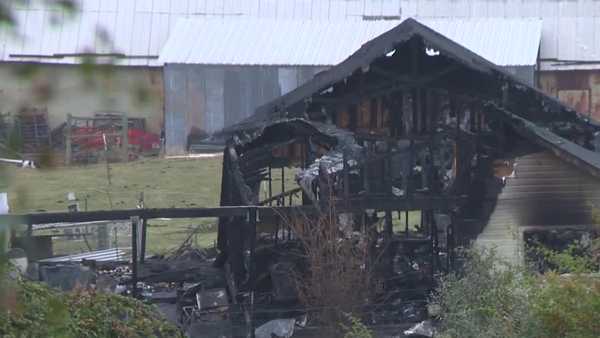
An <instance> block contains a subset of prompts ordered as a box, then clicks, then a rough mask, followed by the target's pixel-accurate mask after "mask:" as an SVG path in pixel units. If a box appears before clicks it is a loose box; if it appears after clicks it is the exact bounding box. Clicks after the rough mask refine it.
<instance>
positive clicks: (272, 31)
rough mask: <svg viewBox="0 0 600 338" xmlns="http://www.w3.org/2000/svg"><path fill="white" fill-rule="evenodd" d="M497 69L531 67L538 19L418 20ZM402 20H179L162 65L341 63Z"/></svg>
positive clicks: (533, 61)
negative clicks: (499, 66)
mask: <svg viewBox="0 0 600 338" xmlns="http://www.w3.org/2000/svg"><path fill="white" fill-rule="evenodd" d="M419 21H421V22H422V23H424V24H425V25H427V26H429V27H431V28H433V29H434V30H436V31H438V32H439V33H441V34H443V35H445V36H447V37H448V38H450V39H452V40H454V41H455V42H457V43H459V44H461V45H463V46H465V47H467V48H468V49H470V50H472V51H473V52H475V53H477V54H479V55H481V56H483V57H484V58H486V59H488V60H490V61H492V62H493V63H495V64H498V65H501V66H509V65H510V66H512V65H519V66H521V65H529V66H531V65H535V64H536V60H537V54H538V49H539V43H540V35H541V29H542V23H541V21H540V20H539V19H460V20H456V19H420V20H419ZM399 23H400V21H354V22H353V21H320V22H316V21H297V20H258V19H223V20H221V19H201V18H192V19H181V20H180V21H179V22H178V23H177V25H176V26H175V28H174V30H173V33H172V34H171V37H170V38H169V40H168V41H167V43H166V44H165V47H164V49H163V52H162V53H161V57H160V62H161V63H180V64H208V65H323V66H332V65H336V64H338V63H340V62H341V61H343V60H344V59H346V58H347V57H348V56H350V55H351V54H352V53H354V52H355V51H356V50H358V49H359V48H360V46H362V45H363V44H364V43H365V42H367V41H369V40H371V39H373V38H375V37H377V36H379V35H381V34H382V33H384V32H386V31H388V30H390V29H391V28H393V27H395V26H396V25H398V24H399Z"/></svg>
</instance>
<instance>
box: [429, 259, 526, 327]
mask: <svg viewBox="0 0 600 338" xmlns="http://www.w3.org/2000/svg"><path fill="white" fill-rule="evenodd" d="M527 284H528V281H527V280H526V279H525V278H524V277H523V274H522V273H521V271H519V269H517V268H514V267H511V266H510V265H508V264H506V263H503V262H501V261H500V260H499V259H498V258H497V257H496V255H495V253H494V252H493V251H490V252H485V253H484V254H481V255H480V254H478V253H476V252H470V253H469V254H468V263H467V264H466V265H465V268H464V271H463V272H462V273H461V274H450V275H449V276H447V277H446V278H445V279H443V280H442V282H441V284H440V286H439V289H438V296H437V297H436V299H435V302H436V303H438V304H439V305H440V306H441V318H440V319H441V321H442V324H443V325H442V331H443V332H444V335H445V336H449V337H465V338H467V337H473V338H475V337H515V338H516V337H525V336H526V332H527V331H528V327H529V323H530V321H531V319H530V315H529V311H528V304H527Z"/></svg>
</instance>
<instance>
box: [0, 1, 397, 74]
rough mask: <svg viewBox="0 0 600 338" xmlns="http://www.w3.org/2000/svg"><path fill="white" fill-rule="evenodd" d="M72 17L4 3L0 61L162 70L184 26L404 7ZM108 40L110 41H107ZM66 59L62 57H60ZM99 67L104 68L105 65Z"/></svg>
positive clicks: (245, 6) (151, 11)
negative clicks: (172, 37)
mask: <svg viewBox="0 0 600 338" xmlns="http://www.w3.org/2000/svg"><path fill="white" fill-rule="evenodd" d="M75 2H76V4H77V6H76V8H77V11H76V13H74V15H70V14H69V13H68V12H66V11H64V10H63V9H61V8H59V7H56V6H50V5H48V3H50V2H49V1H37V0H32V1H7V3H6V4H7V5H9V6H10V9H11V13H13V16H14V18H15V19H16V21H17V27H16V33H17V34H14V33H13V32H12V31H11V30H9V29H8V28H7V27H6V26H5V25H2V27H0V61H14V62H25V61H27V62H43V63H62V64H71V63H79V62H81V58H80V57H73V56H70V55H73V54H79V53H119V54H123V55H124V56H125V58H120V59H113V60H109V59H106V60H105V61H112V62H115V63H117V64H120V65H133V66H148V65H149V66H160V65H161V63H160V62H159V61H158V59H157V58H156V56H158V55H159V52H160V50H161V49H162V47H163V45H164V43H165V42H166V41H167V38H168V36H169V33H170V32H171V29H172V28H173V26H174V25H175V22H176V21H177V19H179V18H185V17H203V18H207V17H221V18H240V17H254V18H269V19H302V20H330V19H331V20H333V19H348V20H360V19H361V17H362V15H363V14H366V15H399V13H400V1H399V0H160V1H149V0H75ZM104 37H108V39H105V38H104ZM60 54H66V55H63V56H62V57H57V55H60ZM96 62H103V59H102V58H98V59H96Z"/></svg>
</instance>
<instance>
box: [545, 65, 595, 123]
mask: <svg viewBox="0 0 600 338" xmlns="http://www.w3.org/2000/svg"><path fill="white" fill-rule="evenodd" d="M539 85H540V87H541V89H542V90H543V91H544V92H546V93H547V94H549V95H552V96H554V97H557V98H558V99H559V100H560V101H562V102H563V103H565V104H567V105H569V106H570V107H572V108H573V109H575V110H577V112H579V113H581V114H585V115H589V116H590V117H592V118H593V119H594V120H596V121H600V71H598V70H578V71H568V72H561V71H556V72H541V73H540V77H539Z"/></svg>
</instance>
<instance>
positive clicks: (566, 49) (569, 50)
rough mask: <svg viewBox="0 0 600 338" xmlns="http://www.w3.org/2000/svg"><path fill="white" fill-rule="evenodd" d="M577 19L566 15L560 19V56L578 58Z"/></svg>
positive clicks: (564, 58) (570, 58)
mask: <svg viewBox="0 0 600 338" xmlns="http://www.w3.org/2000/svg"><path fill="white" fill-rule="evenodd" d="M576 20H577V19H575V18H573V17H571V18H569V17H565V18H560V19H559V29H558V41H559V44H558V55H557V56H558V58H559V59H563V60H575V59H576V58H577V53H576V49H577V41H576V39H577V38H576V34H577V29H576V28H577V21H576Z"/></svg>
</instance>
